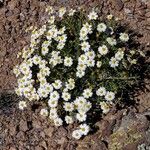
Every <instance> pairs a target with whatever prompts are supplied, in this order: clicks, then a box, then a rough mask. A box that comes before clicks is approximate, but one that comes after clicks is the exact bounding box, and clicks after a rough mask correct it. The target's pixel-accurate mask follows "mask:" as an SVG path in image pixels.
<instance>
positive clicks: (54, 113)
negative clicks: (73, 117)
mask: <svg viewBox="0 0 150 150" xmlns="http://www.w3.org/2000/svg"><path fill="white" fill-rule="evenodd" d="M49 118H50V119H53V120H54V119H55V118H58V114H57V109H56V108H51V109H50V113H49Z"/></svg>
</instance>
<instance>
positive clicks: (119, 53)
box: [115, 51, 124, 61]
mask: <svg viewBox="0 0 150 150" xmlns="http://www.w3.org/2000/svg"><path fill="white" fill-rule="evenodd" d="M123 56H124V52H123V51H118V52H117V53H116V54H115V58H116V59H117V60H118V61H120V60H121V59H123Z"/></svg>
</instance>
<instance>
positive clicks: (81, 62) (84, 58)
mask: <svg viewBox="0 0 150 150" xmlns="http://www.w3.org/2000/svg"><path fill="white" fill-rule="evenodd" d="M87 60H88V58H87V56H86V55H84V54H82V55H80V57H79V58H78V61H79V63H80V64H86V62H87Z"/></svg>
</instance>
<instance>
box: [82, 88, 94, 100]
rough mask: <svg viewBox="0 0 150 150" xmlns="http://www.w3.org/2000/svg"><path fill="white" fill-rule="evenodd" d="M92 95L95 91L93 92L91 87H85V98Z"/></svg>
mask: <svg viewBox="0 0 150 150" xmlns="http://www.w3.org/2000/svg"><path fill="white" fill-rule="evenodd" d="M92 95H93V93H92V90H91V89H85V90H84V91H83V96H84V98H90V97H92Z"/></svg>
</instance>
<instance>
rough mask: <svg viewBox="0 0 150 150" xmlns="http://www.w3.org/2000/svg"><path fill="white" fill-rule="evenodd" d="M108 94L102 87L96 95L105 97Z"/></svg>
mask: <svg viewBox="0 0 150 150" xmlns="http://www.w3.org/2000/svg"><path fill="white" fill-rule="evenodd" d="M105 94H106V89H105V88H104V87H100V88H99V89H98V90H97V91H96V95H97V96H105Z"/></svg>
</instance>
